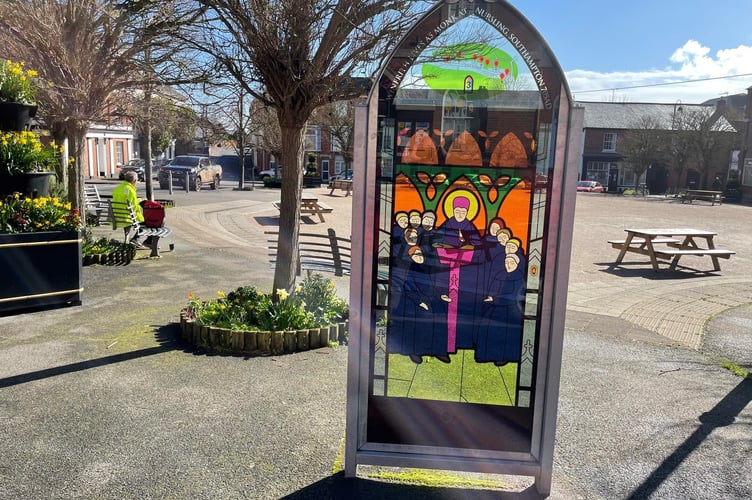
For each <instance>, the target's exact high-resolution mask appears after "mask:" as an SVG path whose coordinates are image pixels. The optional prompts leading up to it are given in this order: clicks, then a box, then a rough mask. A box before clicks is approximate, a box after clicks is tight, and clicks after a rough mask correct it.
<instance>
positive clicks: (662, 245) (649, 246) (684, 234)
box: [608, 228, 736, 272]
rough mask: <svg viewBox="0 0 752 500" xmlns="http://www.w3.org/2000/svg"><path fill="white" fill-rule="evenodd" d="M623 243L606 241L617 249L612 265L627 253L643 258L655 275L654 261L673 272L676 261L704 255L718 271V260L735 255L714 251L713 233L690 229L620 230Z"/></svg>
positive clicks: (732, 252) (715, 249) (656, 269)
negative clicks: (665, 265)
mask: <svg viewBox="0 0 752 500" xmlns="http://www.w3.org/2000/svg"><path fill="white" fill-rule="evenodd" d="M624 231H625V232H626V233H627V237H626V238H625V239H623V240H609V241H608V242H609V243H610V244H611V246H612V247H613V248H616V249H618V250H620V252H619V256H618V257H617V258H616V262H615V263H614V266H618V265H620V264H621V263H622V261H623V260H624V257H625V256H626V254H627V253H628V252H631V253H637V254H641V255H647V256H648V257H650V263H651V264H652V266H653V270H654V271H656V272H658V271H659V267H658V259H662V260H670V261H671V264H670V266H669V268H670V269H672V270H673V269H675V268H676V266H677V264H678V263H679V259H681V257H682V256H685V255H694V256H708V257H710V258H711V260H712V261H713V270H714V271H720V270H721V266H720V264H719V262H718V259H719V258H721V259H728V258H730V257H731V256H732V255H734V254H735V253H736V252H734V251H733V250H725V249H721V248H715V245H714V243H713V237H714V236H715V235H716V234H717V233H715V232H714V231H706V230H703V229H691V228H667V229H632V228H627V229H625V230H624Z"/></svg>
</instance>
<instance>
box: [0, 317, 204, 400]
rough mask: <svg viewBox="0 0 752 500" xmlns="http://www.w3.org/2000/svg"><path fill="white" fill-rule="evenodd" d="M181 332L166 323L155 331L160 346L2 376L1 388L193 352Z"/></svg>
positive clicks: (174, 325) (177, 327)
mask: <svg viewBox="0 0 752 500" xmlns="http://www.w3.org/2000/svg"><path fill="white" fill-rule="evenodd" d="M179 333H180V332H179V325H177V324H168V325H164V326H161V327H160V328H158V329H157V331H156V333H155V338H156V340H157V342H159V345H158V346H155V347H147V348H145V349H138V350H136V351H130V352H123V353H120V354H113V355H112V356H105V357H103V358H97V359H88V360H86V361H79V362H77V363H71V364H68V365H63V366H56V367H53V368H45V369H44V370H37V371H34V372H29V373H23V374H21V375H14V376H12V377H6V378H2V379H0V389H2V388H5V387H11V386H14V385H19V384H25V383H27V382H34V381H36V380H42V379H45V378H50V377H56V376H58V375H65V374H68V373H73V372H79V371H83V370H90V369H92V368H98V367H100V366H105V365H111V364H114V363H122V362H123V361H130V360H132V359H137V358H143V357H145V356H153V355H155V354H162V353H164V352H168V351H174V350H185V351H186V352H191V351H190V350H189V349H188V347H189V346H186V345H184V344H183V343H182V342H181V341H180V338H179Z"/></svg>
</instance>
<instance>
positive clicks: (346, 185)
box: [329, 179, 353, 196]
mask: <svg viewBox="0 0 752 500" xmlns="http://www.w3.org/2000/svg"><path fill="white" fill-rule="evenodd" d="M352 188H353V183H352V181H351V180H347V179H332V180H331V181H330V182H329V196H332V195H334V190H335V189H341V190H342V191H344V192H345V196H350V193H352Z"/></svg>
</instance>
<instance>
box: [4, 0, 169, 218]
mask: <svg viewBox="0 0 752 500" xmlns="http://www.w3.org/2000/svg"><path fill="white" fill-rule="evenodd" d="M172 6H173V2H160V1H156V0H131V1H123V2H114V1H108V0H4V1H3V2H2V3H0V42H2V44H3V46H4V51H5V53H6V55H7V56H8V57H12V58H14V59H18V60H23V61H26V63H27V64H28V66H29V67H31V68H34V69H36V70H37V71H38V72H39V76H40V78H41V79H42V80H44V81H46V82H49V86H45V87H44V88H43V89H42V90H41V91H40V93H39V96H38V102H39V107H40V111H39V115H40V117H41V118H42V120H43V121H44V122H45V123H46V124H47V126H48V127H49V128H50V130H51V132H52V133H53V136H55V137H56V139H58V140H61V139H64V138H67V139H68V142H69V150H70V152H71V156H72V157H73V160H74V161H73V162H71V163H70V165H69V168H68V171H67V178H64V179H63V181H64V182H67V186H68V199H69V200H70V201H71V203H72V204H73V206H74V207H77V208H81V207H82V205H83V184H84V170H83V153H84V144H85V138H86V131H87V129H88V128H89V126H90V124H91V123H92V122H97V121H100V122H101V121H105V120H107V119H109V118H111V115H112V114H113V111H114V110H115V109H116V96H117V95H118V92H119V91H122V90H123V89H128V88H132V87H142V88H143V87H144V86H145V85H147V84H148V83H149V82H151V83H153V84H154V83H156V82H157V78H156V77H155V75H157V72H156V71H155V68H156V67H157V65H158V61H160V60H163V59H162V58H163V57H164V56H165V55H166V54H168V53H169V51H167V50H166V47H167V45H165V44H163V45H161V46H160V45H159V44H158V43H157V42H156V41H157V40H160V39H163V38H162V37H163V36H164V34H165V32H166V30H167V27H168V26H172V25H175V24H177V21H176V18H175V15H174V14H175V13H174V10H173V8H172ZM160 47H161V48H160ZM163 49H164V50H163ZM149 50H152V51H153V52H152V55H151V56H149V55H148V51H149ZM145 54H147V55H145ZM147 92H148V88H147ZM147 140H148V137H147Z"/></svg>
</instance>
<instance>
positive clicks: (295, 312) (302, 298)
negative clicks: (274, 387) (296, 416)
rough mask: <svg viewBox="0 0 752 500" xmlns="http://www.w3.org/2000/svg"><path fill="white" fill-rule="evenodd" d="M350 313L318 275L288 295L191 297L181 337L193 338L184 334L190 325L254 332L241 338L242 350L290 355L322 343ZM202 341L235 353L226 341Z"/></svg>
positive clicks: (239, 292) (242, 291) (244, 290)
mask: <svg viewBox="0 0 752 500" xmlns="http://www.w3.org/2000/svg"><path fill="white" fill-rule="evenodd" d="M348 314H349V307H348V305H347V302H345V301H344V300H343V299H341V298H339V297H338V296H337V295H336V293H335V292H334V282H332V281H331V280H329V279H326V278H323V277H322V276H321V275H318V274H317V275H313V276H311V277H310V278H307V279H305V280H303V281H302V282H301V283H300V284H299V285H298V286H297V287H295V290H293V292H292V293H289V294H288V293H287V292H285V291H284V290H277V293H276V297H273V296H272V295H270V294H265V293H263V292H261V291H259V290H258V289H256V288H255V287H254V286H244V287H239V288H237V289H236V290H233V291H231V292H229V293H227V294H225V293H224V292H222V291H219V292H217V297H216V298H215V299H211V300H200V299H198V298H196V297H194V296H193V295H192V294H189V303H188V305H187V306H186V307H184V308H183V310H182V312H181V318H182V321H181V327H182V328H183V329H184V334H183V337H184V338H189V337H194V338H195V335H194V336H191V335H189V334H187V333H186V330H187V329H188V328H193V327H189V326H186V325H187V324H189V323H193V324H197V325H202V326H207V327H212V328H222V329H229V330H231V331H244V332H255V334H251V335H249V334H248V333H246V334H244V335H243V342H242V344H243V349H242V351H243V352H251V351H260V352H281V351H285V352H292V350H295V349H296V348H297V349H298V350H302V349H311V348H317V347H320V346H322V345H326V342H328V340H329V339H328V337H329V335H328V332H329V329H330V328H329V327H330V326H331V325H333V324H337V323H344V322H345V321H346V319H347V317H348ZM320 330H321V331H324V332H325V333H321V331H320ZM311 331H313V332H314V333H310V332H311ZM310 339H313V344H312V343H311V340H310ZM322 339H324V340H322ZM201 341H202V342H201V343H204V344H205V345H207V346H208V347H211V348H224V349H228V348H229V349H232V350H237V349H234V348H233V347H232V346H231V345H230V344H228V343H226V342H225V343H223V344H224V345H218V344H219V342H217V343H214V342H211V339H208V340H206V339H204V338H203V337H202V339H201ZM240 343H241V342H237V344H238V345H239V344H240Z"/></svg>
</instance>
